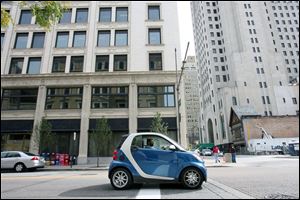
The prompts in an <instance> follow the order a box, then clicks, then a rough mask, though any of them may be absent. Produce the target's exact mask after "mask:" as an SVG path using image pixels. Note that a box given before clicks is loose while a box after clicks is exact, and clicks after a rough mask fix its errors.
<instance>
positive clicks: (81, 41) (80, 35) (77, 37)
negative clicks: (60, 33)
mask: <svg viewBox="0 0 300 200" xmlns="http://www.w3.org/2000/svg"><path fill="white" fill-rule="evenodd" d="M85 35H86V32H85V31H75V32H74V37H73V47H78V48H80V47H81V48H82V47H85Z"/></svg>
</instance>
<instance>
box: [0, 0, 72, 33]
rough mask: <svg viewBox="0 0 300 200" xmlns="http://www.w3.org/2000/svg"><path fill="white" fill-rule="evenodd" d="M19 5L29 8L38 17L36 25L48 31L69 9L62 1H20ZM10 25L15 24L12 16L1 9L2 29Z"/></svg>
mask: <svg viewBox="0 0 300 200" xmlns="http://www.w3.org/2000/svg"><path fill="white" fill-rule="evenodd" d="M19 5H20V7H21V8H24V7H28V8H29V9H30V10H31V13H32V15H33V16H35V17H36V23H37V24H38V25H40V26H41V27H43V28H44V29H46V30H47V31H50V27H51V26H52V25H54V24H56V23H57V22H58V21H59V20H60V19H61V17H62V16H63V12H64V11H65V10H66V9H67V8H68V6H67V4H62V3H61V2H60V1H33V2H30V1H19ZM10 23H13V24H14V22H13V20H12V18H11V16H10V14H9V13H8V12H7V11H6V10H5V9H4V8H1V27H8V26H9V24H10Z"/></svg>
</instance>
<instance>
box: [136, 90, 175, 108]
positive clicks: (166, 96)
mask: <svg viewBox="0 0 300 200" xmlns="http://www.w3.org/2000/svg"><path fill="white" fill-rule="evenodd" d="M138 104H139V105H138V106H139V108H158V107H174V106H175V93H174V86H140V87H138Z"/></svg>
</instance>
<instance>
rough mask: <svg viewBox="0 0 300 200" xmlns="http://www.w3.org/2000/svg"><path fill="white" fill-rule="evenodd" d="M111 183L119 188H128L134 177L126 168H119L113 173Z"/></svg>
mask: <svg viewBox="0 0 300 200" xmlns="http://www.w3.org/2000/svg"><path fill="white" fill-rule="evenodd" d="M110 183H111V185H112V186H113V187H114V188H115V189H117V190H123V189H128V188H129V187H130V186H131V185H132V178H131V175H130V173H129V172H128V171H127V170H126V169H123V168H119V169H115V170H114V171H113V172H112V173H111V178H110Z"/></svg>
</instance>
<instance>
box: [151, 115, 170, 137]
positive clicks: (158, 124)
mask: <svg viewBox="0 0 300 200" xmlns="http://www.w3.org/2000/svg"><path fill="white" fill-rule="evenodd" d="M150 128H151V131H152V132H156V133H162V134H165V135H167V134H168V124H167V123H165V122H163V121H162V118H161V114H160V113H158V112H157V113H156V114H155V116H154V118H153V120H152V124H151V127H150Z"/></svg>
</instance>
